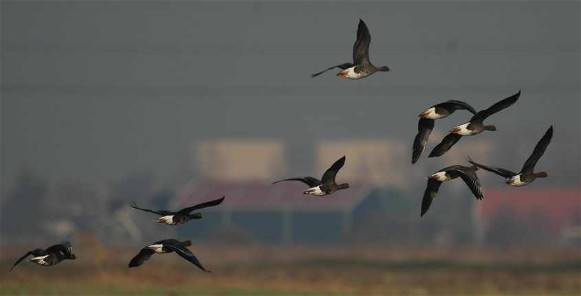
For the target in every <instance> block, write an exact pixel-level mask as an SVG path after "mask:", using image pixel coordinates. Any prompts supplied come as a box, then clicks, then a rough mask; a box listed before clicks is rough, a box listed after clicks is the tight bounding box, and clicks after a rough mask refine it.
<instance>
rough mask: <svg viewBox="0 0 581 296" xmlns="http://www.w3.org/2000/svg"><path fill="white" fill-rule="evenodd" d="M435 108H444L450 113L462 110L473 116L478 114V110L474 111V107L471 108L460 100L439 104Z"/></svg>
mask: <svg viewBox="0 0 581 296" xmlns="http://www.w3.org/2000/svg"><path fill="white" fill-rule="evenodd" d="M434 107H441V108H444V109H446V110H448V111H449V112H450V113H452V112H454V111H456V110H460V109H464V110H468V111H469V112H470V113H472V114H476V113H477V111H476V109H474V107H472V106H470V105H469V104H468V103H466V102H463V101H458V100H449V101H446V102H443V103H440V104H437V105H435V106H434Z"/></svg>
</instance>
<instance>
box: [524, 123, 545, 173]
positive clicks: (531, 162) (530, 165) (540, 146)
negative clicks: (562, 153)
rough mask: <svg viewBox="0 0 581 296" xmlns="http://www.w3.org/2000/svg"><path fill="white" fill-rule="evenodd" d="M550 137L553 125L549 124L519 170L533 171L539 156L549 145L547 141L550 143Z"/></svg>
mask: <svg viewBox="0 0 581 296" xmlns="http://www.w3.org/2000/svg"><path fill="white" fill-rule="evenodd" d="M552 138H553V126H552V125H551V127H549V129H548V130H547V131H546V132H545V134H544V135H543V137H542V138H541V139H540V140H539V142H538V143H537V145H536V146H535V149H534V150H533V153H532V154H531V156H529V158H528V159H527V160H526V161H525V163H524V165H523V167H522V169H521V170H520V171H521V172H527V173H532V172H533V170H534V169H535V165H536V164H537V162H538V161H539V159H540V158H541V156H543V154H544V153H545V150H546V149H547V146H549V143H551V139H552Z"/></svg>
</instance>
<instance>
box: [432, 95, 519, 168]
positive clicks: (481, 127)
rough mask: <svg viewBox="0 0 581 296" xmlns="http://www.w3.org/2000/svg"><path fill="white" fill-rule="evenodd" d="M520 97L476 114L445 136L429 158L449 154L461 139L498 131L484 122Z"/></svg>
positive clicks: (496, 104) (514, 97) (511, 98)
mask: <svg viewBox="0 0 581 296" xmlns="http://www.w3.org/2000/svg"><path fill="white" fill-rule="evenodd" d="M519 97H520V91H518V92H517V93H516V94H514V95H512V96H510V97H508V98H506V99H504V100H501V101H499V102H497V103H495V104H494V105H492V106H490V107H489V108H488V109H486V110H482V111H478V113H476V114H474V116H472V118H470V121H468V122H466V123H464V124H461V125H459V126H457V127H455V128H453V129H451V130H450V133H449V134H448V135H447V136H445V137H444V139H442V142H440V144H438V145H437V146H436V147H434V149H433V150H432V152H431V153H430V155H429V156H428V157H437V156H441V155H443V154H444V153H446V152H448V150H450V148H452V146H454V144H456V143H457V142H458V141H459V140H460V138H462V136H473V135H476V134H479V133H481V132H483V131H485V130H488V131H496V127H495V126H494V125H485V124H484V120H485V119H486V118H488V117H489V116H490V115H492V114H494V113H497V112H499V111H501V110H503V109H505V108H508V107H510V106H511V105H512V104H514V103H515V102H516V101H517V100H518V98H519Z"/></svg>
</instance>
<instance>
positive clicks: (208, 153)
mask: <svg viewBox="0 0 581 296" xmlns="http://www.w3.org/2000/svg"><path fill="white" fill-rule="evenodd" d="M284 153H285V149H284V145H283V143H282V142H281V141H278V140H236V139H217V140H204V141H200V142H198V143H196V146H195V152H194V155H195V159H194V164H195V168H196V170H197V177H198V178H201V179H211V180H230V181H241V180H270V179H272V177H273V176H280V175H282V174H283V173H284V172H285V163H284V160H285V158H284V156H285V155H284Z"/></svg>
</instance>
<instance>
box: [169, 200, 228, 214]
mask: <svg viewBox="0 0 581 296" xmlns="http://www.w3.org/2000/svg"><path fill="white" fill-rule="evenodd" d="M224 198H226V197H225V196H222V198H218V199H215V200H211V201H207V202H203V203H201V204H197V205H195V206H191V207H188V208H185V209H182V210H180V211H179V212H178V213H186V214H187V213H189V212H191V211H195V210H199V209H203V208H208V207H214V206H217V205H219V204H221V203H222V202H223V201H224Z"/></svg>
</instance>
